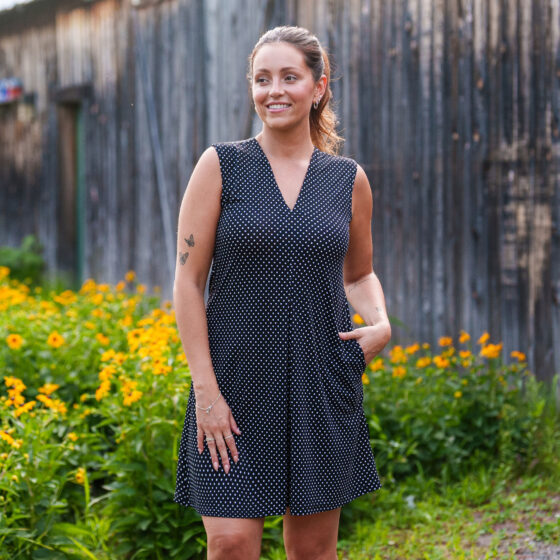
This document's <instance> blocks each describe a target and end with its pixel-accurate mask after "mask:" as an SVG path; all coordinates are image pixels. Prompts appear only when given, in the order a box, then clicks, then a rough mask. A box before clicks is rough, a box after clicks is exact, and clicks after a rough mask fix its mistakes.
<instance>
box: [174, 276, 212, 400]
mask: <svg viewBox="0 0 560 560" xmlns="http://www.w3.org/2000/svg"><path fill="white" fill-rule="evenodd" d="M173 304H174V308H175V319H176V322H177V328H178V330H179V337H180V339H181V342H182V344H183V350H184V352H185V356H186V358H187V362H188V364H189V369H190V372H191V377H192V383H193V387H194V391H195V394H196V397H197V401H198V399H199V397H200V400H201V402H202V404H201V406H205V405H207V404H209V403H210V402H211V401H212V400H213V399H215V398H216V396H217V395H218V390H219V386H218V382H217V380H216V374H215V373H214V366H213V365H212V359H211V357H210V345H209V342H208V322H207V320H206V309H205V306H204V293H203V292H202V291H201V290H200V288H199V287H198V286H197V285H196V284H194V283H192V284H190V283H188V282H183V283H181V284H180V285H176V286H174V288H173Z"/></svg>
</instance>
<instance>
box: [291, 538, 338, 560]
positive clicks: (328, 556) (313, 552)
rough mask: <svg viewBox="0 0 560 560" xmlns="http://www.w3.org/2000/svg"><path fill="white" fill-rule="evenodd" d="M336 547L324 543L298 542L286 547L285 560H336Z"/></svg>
mask: <svg viewBox="0 0 560 560" xmlns="http://www.w3.org/2000/svg"><path fill="white" fill-rule="evenodd" d="M337 558H338V555H337V552H336V545H335V546H334V547H333V546H328V545H326V544H325V543H324V542H308V541H307V542H299V543H291V544H288V545H287V546H286V560H337Z"/></svg>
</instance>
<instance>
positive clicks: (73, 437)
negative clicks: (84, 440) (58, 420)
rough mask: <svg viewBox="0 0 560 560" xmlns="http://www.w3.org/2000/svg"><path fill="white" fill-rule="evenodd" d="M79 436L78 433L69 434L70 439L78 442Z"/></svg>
mask: <svg viewBox="0 0 560 560" xmlns="http://www.w3.org/2000/svg"><path fill="white" fill-rule="evenodd" d="M78 437H79V436H78V434H76V432H69V433H68V439H71V440H72V441H76V440H77V439H78Z"/></svg>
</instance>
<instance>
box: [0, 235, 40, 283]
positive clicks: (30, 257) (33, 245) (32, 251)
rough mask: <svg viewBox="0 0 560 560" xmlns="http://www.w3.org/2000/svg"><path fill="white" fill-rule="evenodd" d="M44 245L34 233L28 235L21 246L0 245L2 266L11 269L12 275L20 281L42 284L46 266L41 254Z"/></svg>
mask: <svg viewBox="0 0 560 560" xmlns="http://www.w3.org/2000/svg"><path fill="white" fill-rule="evenodd" d="M42 252H43V245H42V244H41V243H40V242H39V240H38V239H37V238H36V237H35V236H34V235H26V236H25V237H24V238H23V241H22V242H21V246H20V247H19V248H14V247H0V266H5V267H7V268H9V269H10V276H11V277H12V278H13V279H14V280H19V281H20V282H29V283H31V284H32V285H35V286H37V285H40V284H41V282H42V280H43V277H42V274H43V271H44V268H45V261H44V259H43V257H42V256H41V254H42Z"/></svg>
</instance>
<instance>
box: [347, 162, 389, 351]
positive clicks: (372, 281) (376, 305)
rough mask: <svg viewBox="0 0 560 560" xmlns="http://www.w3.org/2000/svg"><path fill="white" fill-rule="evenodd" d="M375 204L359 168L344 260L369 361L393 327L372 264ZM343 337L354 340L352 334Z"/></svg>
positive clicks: (350, 297) (359, 336)
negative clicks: (361, 322)
mask: <svg viewBox="0 0 560 560" xmlns="http://www.w3.org/2000/svg"><path fill="white" fill-rule="evenodd" d="M372 202H373V199H372V195H371V187H370V184H369V181H368V178H367V175H366V173H365V171H364V170H363V169H362V167H361V166H359V165H358V170H357V173H356V182H355V184H354V192H353V197H352V207H353V213H352V221H351V222H350V243H349V246H348V252H347V253H346V259H345V261H344V289H345V291H346V297H347V298H348V301H349V302H350V304H351V305H352V307H353V308H354V309H355V310H356V312H357V313H358V314H359V315H360V317H362V319H363V320H364V322H365V323H366V325H367V327H363V328H360V329H355V331H354V333H355V334H354V337H355V338H357V339H358V340H359V341H360V343H361V344H362V347H363V349H364V354H366V360H369V359H372V358H373V357H374V356H375V355H377V354H378V353H379V352H380V351H381V350H382V349H383V348H384V347H385V346H386V345H387V343H388V342H389V340H390V339H391V324H390V322H389V317H388V316H387V309H386V307H385V296H384V295H383V288H382V287H381V282H380V281H379V279H378V278H377V276H376V274H375V272H374V271H373V265H372V260H373V259H372V257H373V244H372V239H371V217H372ZM360 331H363V332H360ZM344 338H352V333H351V334H350V335H349V336H345V337H344Z"/></svg>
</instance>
